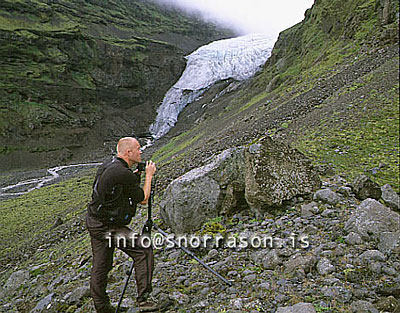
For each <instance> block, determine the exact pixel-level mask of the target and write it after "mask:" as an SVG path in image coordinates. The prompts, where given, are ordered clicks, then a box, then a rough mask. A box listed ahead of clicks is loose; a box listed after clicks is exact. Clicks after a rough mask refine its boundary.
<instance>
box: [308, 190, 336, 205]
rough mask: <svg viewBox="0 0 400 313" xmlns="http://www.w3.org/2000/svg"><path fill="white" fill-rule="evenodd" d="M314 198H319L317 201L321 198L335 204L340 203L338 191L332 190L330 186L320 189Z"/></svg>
mask: <svg viewBox="0 0 400 313" xmlns="http://www.w3.org/2000/svg"><path fill="white" fill-rule="evenodd" d="M314 200H317V201H318V200H321V201H323V202H326V203H329V204H332V205H335V204H337V203H339V201H340V197H339V195H338V194H337V193H336V192H334V191H332V190H330V189H329V188H326V189H321V190H318V191H317V192H316V193H315V194H314Z"/></svg>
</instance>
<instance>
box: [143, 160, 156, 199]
mask: <svg viewBox="0 0 400 313" xmlns="http://www.w3.org/2000/svg"><path fill="white" fill-rule="evenodd" d="M155 172H156V164H155V163H154V162H153V161H147V162H146V177H145V179H144V186H143V191H144V200H143V201H142V202H140V204H147V201H148V200H149V197H150V192H151V180H152V178H153V175H154V173H155Z"/></svg>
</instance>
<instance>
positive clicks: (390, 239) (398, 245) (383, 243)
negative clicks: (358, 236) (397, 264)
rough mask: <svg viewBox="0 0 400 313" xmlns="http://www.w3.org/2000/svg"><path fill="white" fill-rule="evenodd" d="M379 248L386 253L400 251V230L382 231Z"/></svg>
mask: <svg viewBox="0 0 400 313" xmlns="http://www.w3.org/2000/svg"><path fill="white" fill-rule="evenodd" d="M378 249H379V251H381V252H382V253H384V254H386V255H389V254H392V253H393V252H397V253H400V251H399V250H400V231H397V232H382V233H381V235H380V237H379V244H378Z"/></svg>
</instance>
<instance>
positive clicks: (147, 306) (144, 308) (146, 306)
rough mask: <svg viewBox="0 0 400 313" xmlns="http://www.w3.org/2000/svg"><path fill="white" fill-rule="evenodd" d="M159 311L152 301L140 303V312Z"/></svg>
mask: <svg viewBox="0 0 400 313" xmlns="http://www.w3.org/2000/svg"><path fill="white" fill-rule="evenodd" d="M155 311H158V305H157V304H156V303H154V302H152V301H150V300H145V301H142V302H139V312H155Z"/></svg>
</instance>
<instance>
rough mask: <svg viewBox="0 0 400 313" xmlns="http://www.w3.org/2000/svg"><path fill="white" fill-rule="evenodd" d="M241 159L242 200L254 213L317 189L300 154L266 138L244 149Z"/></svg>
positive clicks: (318, 183) (312, 173)
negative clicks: (243, 172)
mask: <svg viewBox="0 0 400 313" xmlns="http://www.w3.org/2000/svg"><path fill="white" fill-rule="evenodd" d="M245 159H246V184H245V186H246V191H245V197H246V201H247V203H248V204H249V206H250V207H251V208H252V209H254V210H256V211H260V210H264V209H266V208H268V207H272V206H280V205H282V203H283V202H284V201H285V200H290V199H292V198H293V197H295V196H298V195H305V194H310V193H312V192H314V191H315V190H317V189H319V188H320V186H321V181H320V178H319V176H318V174H317V172H316V171H315V170H314V169H313V167H312V166H311V164H310V161H309V160H308V159H307V158H306V157H305V156H304V155H303V154H302V153H300V152H299V151H298V150H296V149H292V148H290V147H288V146H287V145H285V144H283V143H279V142H275V141H273V140H272V139H271V138H270V137H265V138H263V139H262V140H260V141H259V142H258V143H257V144H253V145H251V146H250V147H248V148H247V149H246V151H245Z"/></svg>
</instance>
